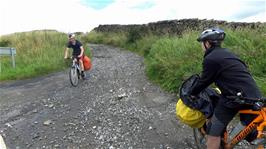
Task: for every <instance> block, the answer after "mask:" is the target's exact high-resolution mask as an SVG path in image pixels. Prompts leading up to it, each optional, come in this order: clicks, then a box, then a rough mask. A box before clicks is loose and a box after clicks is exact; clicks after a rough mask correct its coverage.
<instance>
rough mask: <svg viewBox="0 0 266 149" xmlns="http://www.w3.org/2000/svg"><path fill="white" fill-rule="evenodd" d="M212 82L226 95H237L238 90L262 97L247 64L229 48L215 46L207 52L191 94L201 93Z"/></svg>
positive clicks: (243, 93)
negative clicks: (199, 75)
mask: <svg viewBox="0 0 266 149" xmlns="http://www.w3.org/2000/svg"><path fill="white" fill-rule="evenodd" d="M212 83H215V84H216V86H217V87H219V89H220V90H221V92H222V95H223V96H224V97H226V96H232V95H234V96H235V95H236V94H237V93H238V92H241V93H242V95H243V96H244V97H252V98H259V97H261V93H260V91H259V89H258V87H257V85H256V82H255V80H254V79H253V78H252V76H251V74H250V73H249V71H248V69H247V66H246V64H245V63H244V62H243V61H241V60H240V59H239V58H238V57H237V56H236V55H234V54H233V53H231V52H230V51H229V50H228V49H224V48H220V47H215V48H211V49H208V50H207V51H206V52H205V55H204V60H203V72H202V74H201V77H200V79H199V81H198V83H197V84H196V85H195V86H194V88H193V89H192V91H191V94H192V95H197V94H199V93H200V92H201V91H202V90H203V89H205V88H206V87H208V86H209V85H210V84H212Z"/></svg>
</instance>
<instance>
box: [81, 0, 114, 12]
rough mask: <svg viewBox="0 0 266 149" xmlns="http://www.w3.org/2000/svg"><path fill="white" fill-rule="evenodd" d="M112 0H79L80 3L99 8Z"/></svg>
mask: <svg viewBox="0 0 266 149" xmlns="http://www.w3.org/2000/svg"><path fill="white" fill-rule="evenodd" d="M113 2H114V0H81V4H84V5H86V6H88V7H91V8H94V9H97V10H100V9H103V8H105V7H106V6H108V5H110V4H112V3H113Z"/></svg>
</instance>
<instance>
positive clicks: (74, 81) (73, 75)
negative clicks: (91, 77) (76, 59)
mask: <svg viewBox="0 0 266 149" xmlns="http://www.w3.org/2000/svg"><path fill="white" fill-rule="evenodd" d="M69 79H70V83H71V85H72V86H75V87H76V86H77V85H78V82H79V74H78V70H77V68H76V67H71V68H70V71H69Z"/></svg>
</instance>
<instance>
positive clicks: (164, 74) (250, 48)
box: [0, 27, 266, 95]
mask: <svg viewBox="0 0 266 149" xmlns="http://www.w3.org/2000/svg"><path fill="white" fill-rule="evenodd" d="M225 31H226V33H227V35H226V39H225V41H224V44H223V47H226V48H229V49H230V50H231V51H233V52H234V53H236V54H237V55H239V56H240V57H241V59H242V60H244V61H245V62H246V63H247V65H248V67H249V70H250V72H251V73H252V75H253V76H254V78H255V80H256V81H257V83H258V85H259V87H260V89H261V90H262V92H263V93H264V95H266V59H265V57H266V42H265V41H266V27H264V28H260V29H250V28H239V29H236V30H232V29H229V28H225ZM198 34H199V32H198V31H186V32H184V33H183V34H182V36H170V35H167V36H155V35H152V34H146V35H144V36H143V35H140V34H139V33H138V32H129V33H101V32H95V31H92V32H90V33H88V34H83V35H80V36H78V39H79V40H81V41H82V43H83V44H87V43H100V44H108V45H113V46H117V47H121V48H124V49H128V50H130V51H132V52H135V53H137V54H139V55H141V56H144V58H145V65H146V74H147V76H148V77H149V78H150V80H151V81H153V82H155V83H158V84H159V85H160V86H161V87H162V88H164V89H166V90H167V91H170V92H176V91H177V90H178V88H179V86H180V84H181V83H182V81H184V80H185V79H186V78H187V77H189V76H190V75H192V74H195V73H200V72H201V69H202V68H201V67H202V66H201V63H202V57H203V51H202V49H201V47H200V43H198V42H197V41H196V38H197V36H198ZM66 41H67V36H66V34H64V33H60V32H56V31H32V32H25V33H15V34H11V35H6V36H1V38H0V46H7V47H15V48H16V49H17V55H16V68H15V69H14V68H12V65H11V63H10V57H0V58H1V59H0V64H1V72H0V80H1V81H3V80H16V79H25V78H31V77H35V76H39V75H44V74H48V73H51V72H54V71H60V70H63V69H65V68H67V67H68V64H67V63H66V62H65V60H64V59H63V56H64V48H65V44H66ZM89 51H90V50H88V47H86V52H87V55H90V53H89Z"/></svg>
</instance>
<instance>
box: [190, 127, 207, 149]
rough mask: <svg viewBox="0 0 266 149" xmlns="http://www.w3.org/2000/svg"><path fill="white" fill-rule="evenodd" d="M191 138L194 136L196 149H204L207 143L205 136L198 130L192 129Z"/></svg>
mask: <svg viewBox="0 0 266 149" xmlns="http://www.w3.org/2000/svg"><path fill="white" fill-rule="evenodd" d="M193 136H194V140H195V144H196V147H197V148H198V149H206V148H207V146H206V143H207V138H206V137H207V136H206V135H204V134H202V133H201V132H200V129H198V128H193Z"/></svg>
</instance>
